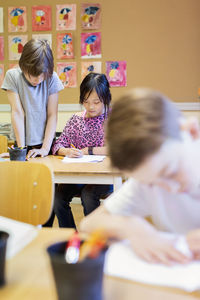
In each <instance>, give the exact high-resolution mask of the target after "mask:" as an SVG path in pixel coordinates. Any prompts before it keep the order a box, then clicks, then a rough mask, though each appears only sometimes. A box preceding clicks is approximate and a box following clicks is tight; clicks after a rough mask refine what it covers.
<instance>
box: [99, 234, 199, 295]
mask: <svg viewBox="0 0 200 300" xmlns="http://www.w3.org/2000/svg"><path fill="white" fill-rule="evenodd" d="M176 248H177V249H179V250H180V251H182V252H183V253H185V254H186V253H187V252H188V251H189V250H188V247H187V244H186V242H185V240H184V238H183V237H180V239H179V240H178V241H177V245H176ZM104 272H105V273H106V274H107V275H110V276H116V277H121V278H125V279H130V280H133V281H137V282H141V283H145V284H152V285H160V286H168V287H175V288H180V289H183V290H185V291H188V292H192V291H194V290H200V261H196V262H191V263H189V264H186V265H180V264H176V265H173V266H170V267H168V266H164V265H161V264H160V265H159V264H150V263H147V262H145V261H143V260H141V259H140V258H139V257H138V256H136V255H135V254H134V252H133V250H132V249H130V247H129V245H128V242H126V241H124V242H120V243H115V244H113V245H112V246H111V247H110V248H109V250H108V252H107V254H106V261H105V267H104Z"/></svg>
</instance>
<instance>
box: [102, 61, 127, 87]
mask: <svg viewBox="0 0 200 300" xmlns="http://www.w3.org/2000/svg"><path fill="white" fill-rule="evenodd" d="M106 75H107V78H108V81H109V83H110V86H126V85H127V82H126V61H107V62H106Z"/></svg>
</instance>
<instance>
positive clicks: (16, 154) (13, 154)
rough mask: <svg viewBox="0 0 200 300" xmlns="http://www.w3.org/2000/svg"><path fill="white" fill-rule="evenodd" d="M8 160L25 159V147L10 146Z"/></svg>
mask: <svg viewBox="0 0 200 300" xmlns="http://www.w3.org/2000/svg"><path fill="white" fill-rule="evenodd" d="M9 153H10V160H21V161H25V160H26V153H27V148H22V149H21V148H10V149H9Z"/></svg>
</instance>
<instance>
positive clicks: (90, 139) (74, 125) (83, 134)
mask: <svg viewBox="0 0 200 300" xmlns="http://www.w3.org/2000/svg"><path fill="white" fill-rule="evenodd" d="M85 114H86V111H84V112H83V113H81V114H74V115H73V116H72V117H71V119H70V120H69V121H68V122H67V124H66V125H65V128H64V129H63V132H62V134H61V135H60V137H59V138H58V139H57V140H56V141H55V142H54V144H53V147H52V153H53V154H54V155H55V154H56V153H57V151H58V150H59V149H60V148H63V147H64V148H71V147H70V144H73V145H74V146H75V147H76V148H77V149H83V148H85V147H89V146H92V147H103V146H104V123H105V119H106V118H107V114H106V117H105V113H104V114H102V115H100V116H97V117H94V118H86V117H85Z"/></svg>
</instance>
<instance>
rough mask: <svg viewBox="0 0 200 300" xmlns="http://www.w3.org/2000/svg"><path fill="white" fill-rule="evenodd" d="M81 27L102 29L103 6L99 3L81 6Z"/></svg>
mask: <svg viewBox="0 0 200 300" xmlns="http://www.w3.org/2000/svg"><path fill="white" fill-rule="evenodd" d="M81 25H82V28H83V29H99V28H100V27H101V5H100V4H99V3H82V4H81Z"/></svg>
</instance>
